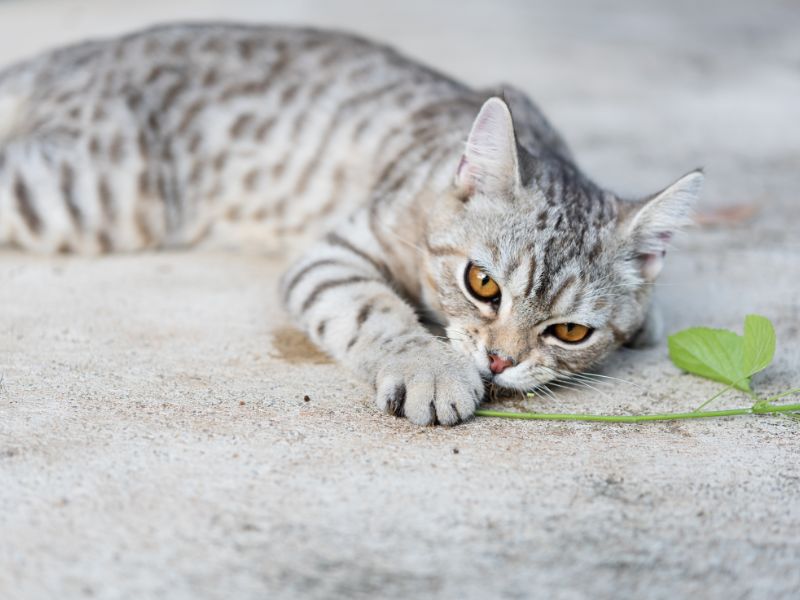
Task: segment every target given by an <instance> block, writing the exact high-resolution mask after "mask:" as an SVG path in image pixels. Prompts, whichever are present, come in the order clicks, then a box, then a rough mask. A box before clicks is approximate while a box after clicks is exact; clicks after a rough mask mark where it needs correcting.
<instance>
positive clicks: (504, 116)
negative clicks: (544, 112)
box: [455, 97, 519, 197]
mask: <svg viewBox="0 0 800 600" xmlns="http://www.w3.org/2000/svg"><path fill="white" fill-rule="evenodd" d="M455 184H456V187H457V188H458V190H459V192H460V193H461V194H462V195H464V196H465V197H466V196H470V195H472V194H473V193H475V192H481V193H485V194H490V195H492V194H502V193H504V192H508V191H510V190H512V189H514V188H515V187H516V186H518V185H519V167H518V158H517V142H516V139H515V137H514V122H513V120H512V119H511V111H509V110H508V106H507V105H506V103H505V102H503V101H502V100H501V99H500V98H497V97H494V98H489V99H488V100H487V101H486V102H484V104H483V106H482V107H481V110H480V112H479V113H478V116H477V117H476V118H475V122H474V123H473V124H472V130H471V131H470V132H469V138H468V139H467V145H466V148H465V149H464V154H463V156H462V157H461V162H459V164H458V170H457V171H456V177H455Z"/></svg>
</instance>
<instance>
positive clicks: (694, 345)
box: [669, 327, 750, 392]
mask: <svg viewBox="0 0 800 600" xmlns="http://www.w3.org/2000/svg"><path fill="white" fill-rule="evenodd" d="M669 357H670V358H671V359H672V362H673V363H675V365H676V366H678V367H680V368H681V369H683V370H684V371H689V372H690V373H694V374H695V375H700V376H701V377H705V378H706V379H713V380H714V381H719V382H722V383H726V384H728V385H732V386H734V387H736V388H738V389H740V390H742V391H745V392H749V391H750V379H749V375H750V374H749V373H748V372H746V371H745V370H744V339H743V338H742V336H739V335H736V334H735V333H733V332H732V331H728V330H726V329H709V328H708V327H692V328H690V329H684V330H683V331H679V332H678V333H676V334H674V335H671V336H669Z"/></svg>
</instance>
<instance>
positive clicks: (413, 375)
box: [282, 215, 484, 425]
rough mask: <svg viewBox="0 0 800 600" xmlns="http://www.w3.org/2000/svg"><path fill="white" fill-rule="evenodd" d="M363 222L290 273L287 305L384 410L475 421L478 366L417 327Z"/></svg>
mask: <svg viewBox="0 0 800 600" xmlns="http://www.w3.org/2000/svg"><path fill="white" fill-rule="evenodd" d="M362 217H363V215H362ZM364 220H365V218H359V217H356V218H355V219H354V220H352V221H350V222H348V223H347V224H346V225H344V226H343V227H342V228H340V229H339V230H337V231H336V232H335V233H332V234H330V235H329V236H327V237H326V239H325V240H324V241H322V242H320V243H319V244H317V245H316V246H314V247H313V248H312V249H311V250H310V251H309V252H308V253H306V255H305V256H304V257H303V258H302V259H301V260H300V261H299V262H298V263H297V264H296V265H294V266H293V267H292V268H291V269H290V270H289V272H288V273H287V274H286V276H285V277H284V279H283V282H282V294H283V301H284V305H285V306H286V307H287V309H288V311H289V312H290V314H291V315H292V317H293V319H294V320H295V322H296V323H297V324H298V325H299V326H300V327H302V328H303V329H304V330H305V331H306V332H307V333H308V335H309V336H310V337H311V339H312V340H313V341H314V342H315V343H316V344H317V345H319V346H320V347H321V348H323V349H324V350H325V351H327V352H328V353H329V354H330V355H331V356H333V357H334V358H335V359H336V360H338V361H339V362H340V363H341V364H342V365H344V366H345V367H347V368H348V369H349V370H350V371H351V372H353V373H355V374H356V375H358V376H359V377H361V378H362V379H363V380H365V381H366V382H368V383H370V384H372V385H373V386H374V387H375V393H376V402H377V405H378V407H379V408H380V409H382V410H385V411H387V412H389V413H391V414H394V415H397V416H405V417H407V418H408V419H409V420H411V421H412V422H414V423H417V424H419V425H433V424H437V423H441V424H446V425H452V424H455V423H457V422H459V421H461V420H464V419H466V418H468V417H470V416H472V414H473V412H474V411H475V408H476V407H477V406H478V404H479V403H480V401H481V399H482V398H483V394H484V386H483V381H482V380H481V377H480V375H479V373H478V370H477V367H476V366H475V365H474V364H473V363H472V361H471V360H470V359H469V358H468V357H467V356H464V355H463V354H461V353H459V352H457V351H456V350H455V349H454V348H453V347H452V346H451V345H450V344H449V343H448V342H447V341H446V340H442V339H439V338H436V337H434V336H433V335H432V334H431V333H429V332H428V331H427V330H426V329H425V327H424V326H423V325H422V324H421V323H420V322H419V319H418V317H417V314H416V312H415V310H414V308H413V307H412V306H411V304H410V303H409V302H407V301H406V300H404V299H403V298H402V297H401V295H400V294H398V292H397V291H396V289H395V286H393V283H392V282H393V278H392V275H391V273H390V270H389V268H388V266H387V265H386V262H385V258H384V256H383V253H382V251H381V246H380V244H379V243H378V242H377V240H375V238H374V236H372V234H371V233H369V231H370V230H369V227H368V225H367V224H366V223H364V222H363V221H364Z"/></svg>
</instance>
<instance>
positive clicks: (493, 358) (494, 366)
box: [489, 354, 514, 375]
mask: <svg viewBox="0 0 800 600" xmlns="http://www.w3.org/2000/svg"><path fill="white" fill-rule="evenodd" d="M489 361H490V363H489V368H490V369H491V370H492V373H494V374H495V375H498V374H499V373H502V372H503V371H505V370H506V369H507V368H508V367H510V366H511V365H513V364H514V363H513V362H512V361H511V359H509V358H503V357H502V356H498V355H497V354H490V355H489Z"/></svg>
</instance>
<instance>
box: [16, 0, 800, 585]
mask: <svg viewBox="0 0 800 600" xmlns="http://www.w3.org/2000/svg"><path fill="white" fill-rule="evenodd" d="M430 6H431V3H429V2H424V1H423V0H405V1H404V2H400V3H396V2H393V3H377V2H372V3H357V2H354V1H347V2H337V3H331V2H324V1H323V0H306V1H304V2H274V1H273V2H257V1H256V0H249V1H247V0H225V1H223V0H195V1H189V0H185V1H181V2H164V1H156V0H137V2H122V1H119V2H108V1H101V0H94V1H90V0H82V1H68V0H63V1H60V2H45V1H39V0H28V1H24V2H22V1H0V61H4V62H7V61H10V60H12V59H14V58H19V57H22V56H24V55H27V54H28V53H30V52H32V51H35V50H37V49H40V48H43V47H45V46H49V45H51V44H55V43H60V42H63V41H67V40H76V39H79V38H82V37H84V36H86V35H89V34H91V35H96V34H107V33H111V32H117V31H122V30H127V29H130V28H133V27H136V26H139V25H143V24H146V23H151V22H155V21H158V20H164V19H174V18H179V17H183V18H186V17H192V18H200V17H208V16H223V17H226V18H230V19H247V20H254V21H280V22H300V23H313V24H317V25H335V26H339V27H346V28H349V29H355V30H358V31H360V32H362V33H365V34H368V35H371V36H373V37H378V38H381V39H384V40H388V41H391V42H393V43H395V44H396V45H398V46H400V47H402V48H403V49H405V50H406V51H407V52H408V53H410V54H412V55H414V56H417V57H421V58H424V59H426V60H427V61H428V62H430V63H433V64H434V65H436V66H438V67H440V68H442V69H444V70H446V71H448V72H451V73H454V74H456V75H458V76H460V77H462V78H463V79H465V80H468V81H470V82H473V83H475V84H478V85H483V84H489V83H492V82H495V81H498V80H506V81H512V82H514V83H516V84H518V85H520V86H521V87H523V88H525V89H527V90H529V91H530V92H532V93H533V94H534V96H535V97H536V98H537V99H538V100H539V102H540V103H541V104H542V106H543V107H544V108H545V110H546V112H547V113H548V114H549V115H550V116H551V117H552V119H553V121H554V122H555V124H556V125H557V126H558V127H559V128H560V129H561V130H562V131H563V132H564V134H565V135H566V137H567V139H568V140H569V141H570V142H571V144H572V145H573V147H574V149H575V151H576V153H577V155H578V157H579V159H580V161H581V164H582V165H583V166H584V167H585V168H586V169H587V170H588V171H589V173H590V174H592V175H593V176H594V177H595V178H596V179H597V180H598V181H599V182H601V183H603V184H605V185H608V186H609V187H612V188H614V189H617V190H622V191H627V192H631V193H637V194H639V193H647V192H651V191H655V189H656V188H659V187H660V186H662V185H665V184H667V183H668V182H669V181H671V180H672V179H673V178H675V177H676V176H678V175H680V174H681V173H683V172H685V171H687V170H689V169H690V168H692V167H694V166H697V165H705V166H706V168H707V173H708V186H707V188H706V193H705V195H704V201H703V207H702V208H703V210H704V211H713V210H717V209H719V208H721V207H726V206H731V205H735V204H740V203H744V204H755V205H757V207H758V208H759V212H758V214H757V215H756V216H755V217H754V218H753V219H752V220H751V221H749V222H746V223H742V224H732V225H727V226H717V227H715V228H706V229H702V230H695V231H693V232H691V234H690V235H688V236H685V237H684V238H683V239H682V240H681V241H680V242H679V249H678V251H677V252H674V253H673V255H672V256H671V257H670V260H669V265H668V269H667V272H666V274H665V276H664V278H663V280H662V284H661V285H660V286H659V291H658V296H659V301H660V303H661V304H662V306H663V307H664V312H665V316H666V320H667V328H668V329H669V330H670V331H674V330H676V329H679V328H682V327H685V326H689V325H693V324H706V325H714V326H721V327H732V328H738V327H740V326H741V325H740V324H741V321H742V319H743V317H744V315H745V314H746V313H748V312H757V313H760V314H764V315H767V316H768V317H770V318H771V319H772V320H773V321H774V323H775V325H776V329H777V332H778V339H779V348H778V353H777V358H776V360H775V363H774V364H773V366H771V367H770V368H769V369H768V370H767V371H766V372H765V373H764V374H762V375H760V376H758V377H757V378H756V381H755V387H756V389H757V390H759V391H763V392H764V393H769V392H778V391H781V390H783V389H786V388H789V387H791V386H792V385H794V386H798V385H800V368H798V364H800V307H799V305H798V295H799V294H800V243H798V237H797V226H798V223H800V202H798V200H800V198H798V192H797V184H798V183H800V182H799V181H798V173H800V110H799V109H798V104H797V102H798V98H800V36H798V33H797V32H798V30H800V8H798V6H797V4H796V3H791V2H780V1H774V2H748V1H746V0H741V1H736V2H697V1H694V2H688V1H681V2H673V1H671V2H658V1H656V0H650V1H648V2H631V3H630V4H629V5H626V6H620V5H616V4H614V3H608V2H603V3H593V2H588V1H586V2H559V3H546V2H532V1H530V0H519V2H505V3H500V2H483V3H478V2H469V1H467V2H465V1H461V2H452V3H443V2H439V3H436V4H435V7H436V8H435V10H433V12H431V10H432V9H431V8H430ZM280 270H281V262H280V260H279V258H274V257H273V258H265V257H261V256H255V255H238V254H233V253H229V254H224V253H196V252H195V253H169V254H150V255H143V256H114V257H110V258H103V259H91V260H90V259H82V258H65V257H59V258H35V257H31V256H26V255H22V254H19V253H16V252H12V251H2V252H0V377H2V378H3V379H2V386H0V598H3V599H6V600H17V599H22V598H25V599H27V598H37V599H38V598H43V599H44V598H84V597H85V598H92V597H94V598H120V599H122V598H131V599H142V598H176V599H182V598H221V599H222V598H225V599H227V598H237V599H248V598H332V597H343V598H407V597H411V598H426V597H438V598H525V597H533V598H565V599H566V598H569V599H571V598H670V599H672V598H685V597H693V598H725V599H726V600H728V599H731V598H734V599H735V598H748V599H749V598H752V599H759V598H798V597H800V569H798V565H800V423H798V422H796V421H792V420H790V419H788V418H778V417H762V418H756V417H743V418H731V419H722V420H709V421H695V422H681V423H666V424H650V425H640V426H630V425H601V424H564V423H546V422H517V421H506V420H497V419H486V418H481V419H476V420H473V421H472V422H470V423H467V424H465V425H462V426H459V427H456V428H452V429H444V428H436V429H433V428H428V429H419V428H416V427H414V426H412V425H410V424H408V423H406V422H404V421H402V420H397V419H395V418H391V417H388V416H385V415H382V414H379V413H378V412H377V411H376V410H375V409H374V408H373V406H372V400H371V395H370V393H369V390H367V389H366V388H365V387H364V386H362V385H360V384H358V383H357V382H355V381H354V380H352V379H351V378H350V377H348V376H347V375H346V374H345V373H343V372H342V369H340V368H339V367H337V366H335V365H332V364H330V363H329V362H327V361H326V360H325V358H324V357H323V356H321V355H319V354H315V353H313V352H312V351H311V350H310V349H309V348H308V345H307V343H306V342H305V341H304V340H303V339H302V337H298V336H297V335H296V334H295V333H294V332H293V331H292V330H290V329H287V328H286V323H285V317H284V316H283V315H282V314H281V313H280V312H279V311H278V309H277V308H276V279H277V277H278V274H279V273H280ZM602 372H603V373H605V374H606V375H609V376H613V377H620V378H624V379H626V380H629V381H631V382H633V384H636V385H630V384H625V383H618V382H614V381H612V380H609V381H610V382H611V383H610V384H609V385H602V386H599V389H598V390H597V391H596V392H595V391H584V392H569V393H559V394H558V395H557V398H556V399H555V400H549V401H542V400H529V401H525V402H519V401H516V402H510V403H509V404H508V406H509V407H510V408H521V407H525V408H529V409H540V410H546V411H574V412H590V411H591V412H609V413H629V412H654V411H672V410H684V409H688V408H692V407H694V406H696V405H697V404H698V403H699V402H700V401H702V400H703V399H705V398H707V397H708V396H710V395H711V394H712V393H713V392H715V391H716V390H717V389H718V388H719V386H718V385H716V384H712V383H707V382H704V381H701V380H699V379H698V378H695V377H693V376H689V375H685V374H681V373H680V372H679V371H678V370H677V369H676V368H674V367H673V366H672V365H671V364H670V362H669V360H668V358H667V356H666V348H665V345H662V346H660V347H657V348H654V349H652V350H647V351H641V352H639V351H637V352H633V351H626V352H621V353H620V354H618V355H617V356H616V357H615V358H614V359H613V360H612V361H611V362H610V363H609V364H608V365H607V366H606V367H605V368H604V370H603V371H602ZM304 396H307V397H308V400H307V401H306V400H305V399H304ZM746 403H747V399H746V398H742V397H736V396H735V395H732V397H731V398H730V399H729V400H728V401H721V402H720V403H719V406H720V407H722V406H734V405H745V404H746Z"/></svg>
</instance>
